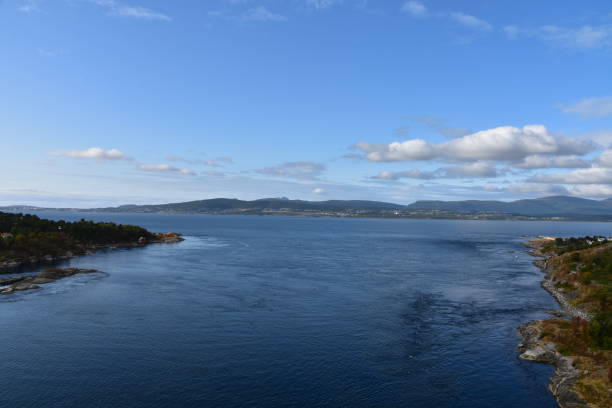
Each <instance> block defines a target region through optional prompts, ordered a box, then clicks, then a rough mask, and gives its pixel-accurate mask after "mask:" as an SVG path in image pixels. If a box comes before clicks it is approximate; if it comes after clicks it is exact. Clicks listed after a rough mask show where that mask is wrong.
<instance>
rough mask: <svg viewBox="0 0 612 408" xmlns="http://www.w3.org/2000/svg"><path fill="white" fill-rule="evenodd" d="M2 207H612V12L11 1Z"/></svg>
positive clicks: (5, 30)
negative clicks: (342, 203) (464, 202)
mask: <svg viewBox="0 0 612 408" xmlns="http://www.w3.org/2000/svg"><path fill="white" fill-rule="evenodd" d="M0 35H1V36H2V38H3V39H4V41H2V43H1V44H0V61H2V63H1V64H0V78H1V79H0V84H1V90H2V98H0V115H1V116H0V137H1V140H2V144H1V147H2V153H3V154H2V161H0V171H1V172H2V175H3V176H2V181H3V182H2V183H1V184H0V205H8V204H33V205H51V206H74V207H91V206H99V205H100V206H102V205H116V204H125V203H162V202H173V201H186V200H195V199H203V198H212V197H236V198H242V199H255V198H261V197H277V196H287V197H290V198H301V199H312V200H324V199H372V200H385V201H394V202H399V203H410V202H412V201H415V200H418V199H446V200H453V199H466V198H471V199H502V200H510V199H517V198H527V197H539V196H545V195H553V194H571V195H576V196H581V197H591V198H608V197H611V196H612V150H608V148H609V147H610V144H611V143H612V75H611V72H612V5H611V4H610V2H609V1H569V0H567V1H563V2H559V1H545V0H543V1H538V2H534V1H523V0H513V1H509V0H498V1H495V2H492V1H485V0H482V1H480V0H471V1H457V0H453V1H451V0H448V1H442V0H429V1H395V0H389V1H373V0H369V1H368V0H318V1H316V0H283V1H281V0H210V1H204V0H180V1H170V0H31V1H27V0H4V1H0Z"/></svg>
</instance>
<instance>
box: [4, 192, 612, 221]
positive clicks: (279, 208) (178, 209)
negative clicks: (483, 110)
mask: <svg viewBox="0 0 612 408" xmlns="http://www.w3.org/2000/svg"><path fill="white" fill-rule="evenodd" d="M2 209H4V210H8V211H33V210H64V211H68V210H77V209H68V208H54V209H51V208H37V207H30V206H12V207H0V210H2ZM78 211H91V212H121V213H173V214H246V215H311V216H353V217H355V216H361V217H402V218H476V219H500V218H501V219H524V218H529V219H572V220H609V221H612V199H605V200H589V199H584V198H578V197H567V196H552V197H543V198H536V199H524V200H517V201H510V202H505V201H482V200H466V201H416V202H414V203H412V204H409V205H402V204H394V203H387V202H381V201H364V200H328V201H304V200H289V199H287V198H264V199H259V200H252V201H245V200H238V199H229V198H214V199H207V200H197V201H188V202H181V203H170V204H154V205H122V206H119V207H105V208H91V209H85V210H83V209H78Z"/></svg>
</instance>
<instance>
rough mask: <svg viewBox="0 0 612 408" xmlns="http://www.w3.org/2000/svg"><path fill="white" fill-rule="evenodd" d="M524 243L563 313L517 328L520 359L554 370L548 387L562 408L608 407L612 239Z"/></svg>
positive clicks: (611, 351)
mask: <svg viewBox="0 0 612 408" xmlns="http://www.w3.org/2000/svg"><path fill="white" fill-rule="evenodd" d="M526 245H527V246H528V247H530V248H532V250H531V254H532V255H534V256H538V257H539V258H540V259H538V260H536V261H535V264H536V265H537V266H538V267H540V268H541V269H542V271H543V272H544V273H545V278H544V281H543V282H542V286H543V287H544V288H545V289H546V290H547V291H548V292H549V293H551V295H552V296H553V297H554V298H555V299H556V300H557V301H558V302H559V304H560V305H561V306H562V308H563V311H562V312H560V313H555V314H557V316H556V317H554V318H550V319H546V320H538V321H532V322H529V323H526V324H524V325H522V326H521V327H519V333H520V334H521V336H522V338H523V341H522V343H521V344H520V345H519V350H520V351H521V355H520V357H521V358H523V359H525V360H531V361H536V362H542V363H548V364H553V365H554V366H555V367H556V373H555V376H554V377H553V378H552V381H551V384H550V387H549V389H550V391H551V392H552V394H553V395H554V396H555V398H556V400H557V401H558V403H559V405H560V406H561V407H562V408H578V407H591V408H605V407H610V406H612V392H610V390H611V389H612V241H611V240H609V239H608V238H606V237H583V238H553V237H540V238H539V239H536V240H533V241H530V242H528V243H526Z"/></svg>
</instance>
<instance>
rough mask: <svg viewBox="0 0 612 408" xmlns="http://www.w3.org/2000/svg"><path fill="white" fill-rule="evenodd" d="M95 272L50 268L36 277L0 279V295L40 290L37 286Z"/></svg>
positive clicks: (91, 270)
mask: <svg viewBox="0 0 612 408" xmlns="http://www.w3.org/2000/svg"><path fill="white" fill-rule="evenodd" d="M95 272H98V271H97V270H95V269H79V268H51V269H45V270H44V271H42V272H39V273H38V274H37V275H31V276H16V277H10V278H2V279H0V295H10V294H11V293H15V292H22V291H25V290H33V289H40V286H38V285H43V284H46V283H51V282H55V281H56V280H59V279H63V278H67V277H69V276H74V275H79V274H89V273H95Z"/></svg>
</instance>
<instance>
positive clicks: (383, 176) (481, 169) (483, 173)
mask: <svg viewBox="0 0 612 408" xmlns="http://www.w3.org/2000/svg"><path fill="white" fill-rule="evenodd" d="M499 175H500V172H499V170H498V169H497V168H496V167H495V165H493V164H490V163H486V162H474V163H470V164H464V165H460V166H452V167H443V168H440V169H437V170H434V171H422V170H419V169H412V170H406V171H398V172H391V171H383V172H381V173H379V174H377V175H376V176H373V177H372V178H373V179H377V180H399V179H404V178H408V179H419V180H432V179H462V178H469V179H474V178H492V177H498V176H499Z"/></svg>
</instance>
